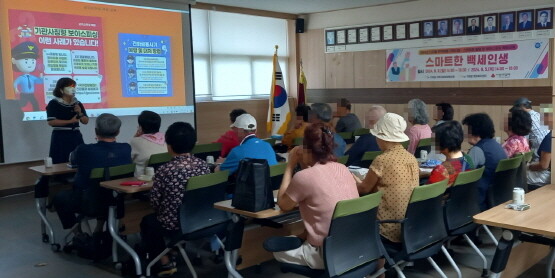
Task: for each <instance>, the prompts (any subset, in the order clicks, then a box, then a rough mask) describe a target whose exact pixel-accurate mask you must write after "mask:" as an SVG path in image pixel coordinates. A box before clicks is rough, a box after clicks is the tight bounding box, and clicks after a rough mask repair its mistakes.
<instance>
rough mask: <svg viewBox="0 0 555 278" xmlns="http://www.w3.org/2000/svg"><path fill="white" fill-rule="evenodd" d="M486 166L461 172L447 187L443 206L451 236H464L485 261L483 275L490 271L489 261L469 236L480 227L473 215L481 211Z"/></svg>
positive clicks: (446, 225) (446, 224)
mask: <svg viewBox="0 0 555 278" xmlns="http://www.w3.org/2000/svg"><path fill="white" fill-rule="evenodd" d="M484 169H485V168H484V167H481V168H478V169H475V170H471V171H465V172H460V173H459V174H458V175H457V179H456V180H455V183H454V184H453V186H451V187H449V188H448V189H447V192H448V193H449V194H447V199H446V200H445V204H444V206H443V211H444V218H445V227H446V228H447V233H448V234H449V237H450V238H455V237H457V236H461V235H462V236H463V238H464V239H465V240H466V241H467V242H468V244H469V245H470V246H471V247H472V249H474V251H475V252H476V253H477V254H478V256H480V258H481V259H482V262H483V267H482V277H486V275H487V273H488V262H487V260H486V257H485V256H484V254H483V253H482V252H481V251H480V249H478V247H476V245H475V244H474V242H472V240H471V239H470V238H469V237H468V234H469V233H472V232H474V231H475V230H476V229H477V228H478V224H476V223H474V220H473V218H472V217H473V216H474V215H476V214H478V213H480V212H481V211H480V205H479V203H480V197H479V194H478V183H479V182H480V179H481V178H482V174H483V173H484Z"/></svg>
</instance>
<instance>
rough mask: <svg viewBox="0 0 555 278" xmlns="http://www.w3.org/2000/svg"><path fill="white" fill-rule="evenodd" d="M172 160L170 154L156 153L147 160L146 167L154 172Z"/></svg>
mask: <svg viewBox="0 0 555 278" xmlns="http://www.w3.org/2000/svg"><path fill="white" fill-rule="evenodd" d="M171 159H172V156H171V154H170V153H167V152H166V153H156V154H153V155H151V156H150V158H149V159H148V167H153V168H154V169H155V170H158V167H160V166H162V165H164V164H166V163H167V162H169V161H170V160H171Z"/></svg>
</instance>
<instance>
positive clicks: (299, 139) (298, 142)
mask: <svg viewBox="0 0 555 278" xmlns="http://www.w3.org/2000/svg"><path fill="white" fill-rule="evenodd" d="M303 139H304V138H303V137H297V138H295V139H293V146H302V145H303Z"/></svg>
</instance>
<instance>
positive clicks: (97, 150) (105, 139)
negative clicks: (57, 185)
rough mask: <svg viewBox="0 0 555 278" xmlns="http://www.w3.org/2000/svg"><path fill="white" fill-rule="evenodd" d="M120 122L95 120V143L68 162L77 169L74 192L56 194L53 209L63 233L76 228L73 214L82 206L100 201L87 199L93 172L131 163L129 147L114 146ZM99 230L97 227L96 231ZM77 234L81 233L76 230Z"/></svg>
mask: <svg viewBox="0 0 555 278" xmlns="http://www.w3.org/2000/svg"><path fill="white" fill-rule="evenodd" d="M120 126H121V121H120V119H119V118H118V117H116V116H114V115H112V114H107V113H104V114H101V115H100V116H98V118H96V127H95V129H94V130H95V132H96V138H97V141H98V142H97V143H95V144H86V145H80V146H79V147H77V148H76V149H75V151H73V153H72V155H71V157H72V160H71V161H70V162H71V164H72V165H76V166H77V174H75V182H74V184H73V189H72V190H68V191H62V192H59V193H58V194H56V196H55V197H54V200H53V202H52V203H53V205H54V207H55V208H56V211H57V213H58V216H59V217H60V221H61V222H62V226H63V228H64V229H69V228H71V227H73V226H75V224H77V218H76V217H75V213H78V212H81V209H82V208H81V204H82V203H83V202H84V201H85V200H87V201H88V202H87V203H91V202H92V203H97V202H99V201H101V200H91V199H90V198H95V196H96V195H90V191H88V189H89V177H90V174H91V170H92V169H94V168H105V167H113V166H119V165H125V164H129V163H131V146H129V144H127V143H117V142H116V136H117V135H118V134H119V130H120ZM101 229H102V226H101V225H97V227H96V231H100V230H101ZM79 231H80V230H79Z"/></svg>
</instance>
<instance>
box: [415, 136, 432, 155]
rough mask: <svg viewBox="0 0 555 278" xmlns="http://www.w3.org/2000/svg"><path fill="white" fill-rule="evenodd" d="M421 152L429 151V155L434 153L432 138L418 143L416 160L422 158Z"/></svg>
mask: <svg viewBox="0 0 555 278" xmlns="http://www.w3.org/2000/svg"><path fill="white" fill-rule="evenodd" d="M420 151H427V152H428V153H430V152H431V151H432V138H422V139H420V141H418V145H417V146H416V151H415V152H414V156H415V157H416V158H420Z"/></svg>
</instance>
